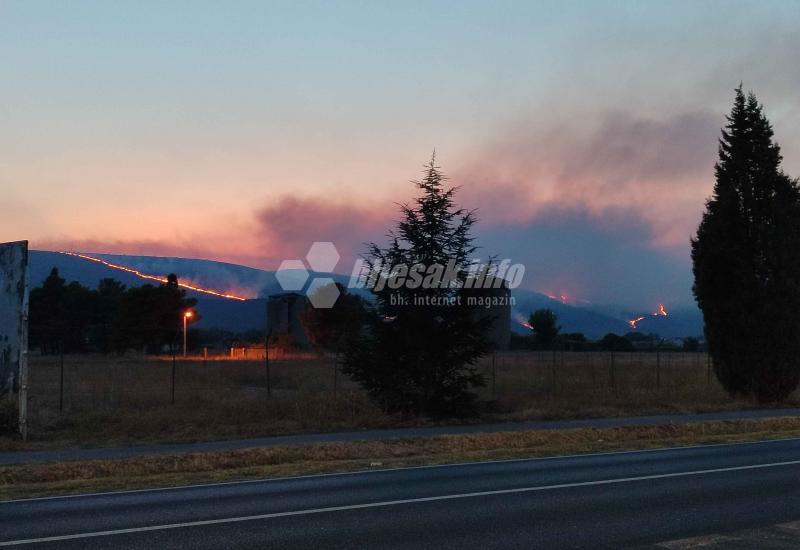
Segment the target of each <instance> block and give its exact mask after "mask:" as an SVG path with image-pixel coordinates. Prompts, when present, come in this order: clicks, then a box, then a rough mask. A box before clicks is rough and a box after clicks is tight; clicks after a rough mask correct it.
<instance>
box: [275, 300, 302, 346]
mask: <svg viewBox="0 0 800 550" xmlns="http://www.w3.org/2000/svg"><path fill="white" fill-rule="evenodd" d="M307 307H308V299H307V298H306V297H305V295H304V294H300V293H298V292H285V293H282V294H272V295H271V296H270V297H269V299H268V300H267V334H269V335H270V337H271V338H273V339H277V340H282V341H285V342H287V343H288V344H290V345H291V346H292V347H293V348H296V349H305V348H308V347H309V345H310V342H309V340H308V335H307V334H306V330H305V327H304V326H303V315H305V311H306V308H307Z"/></svg>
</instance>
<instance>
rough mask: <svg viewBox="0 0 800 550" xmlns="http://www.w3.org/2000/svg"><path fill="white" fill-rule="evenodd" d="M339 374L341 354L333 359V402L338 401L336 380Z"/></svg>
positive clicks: (337, 353)
mask: <svg viewBox="0 0 800 550" xmlns="http://www.w3.org/2000/svg"><path fill="white" fill-rule="evenodd" d="M338 372H339V352H338V351H337V352H336V355H335V356H334V357H333V400H334V401H336V378H337V376H336V375H337V373H338Z"/></svg>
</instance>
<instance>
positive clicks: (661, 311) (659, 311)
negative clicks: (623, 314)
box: [627, 304, 668, 328]
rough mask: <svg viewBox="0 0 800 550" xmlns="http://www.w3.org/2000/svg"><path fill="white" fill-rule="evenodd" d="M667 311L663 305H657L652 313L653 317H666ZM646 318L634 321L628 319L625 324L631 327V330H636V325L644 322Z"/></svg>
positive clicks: (638, 318)
mask: <svg viewBox="0 0 800 550" xmlns="http://www.w3.org/2000/svg"><path fill="white" fill-rule="evenodd" d="M667 315H668V314H667V309H666V308H665V307H664V304H658V307H657V308H656V311H655V312H654V313H653V317H666V316H667ZM645 319H647V317H644V316H642V317H637V318H635V319H628V321H627V323H628V324H629V325H630V326H631V328H637V325H638V324H639V322H640V321H644V320H645Z"/></svg>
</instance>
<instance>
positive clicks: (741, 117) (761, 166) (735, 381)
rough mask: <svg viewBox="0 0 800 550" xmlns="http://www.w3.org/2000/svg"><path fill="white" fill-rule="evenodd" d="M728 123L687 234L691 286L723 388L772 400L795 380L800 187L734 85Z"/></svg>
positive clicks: (799, 375) (799, 328) (764, 123)
mask: <svg viewBox="0 0 800 550" xmlns="http://www.w3.org/2000/svg"><path fill="white" fill-rule="evenodd" d="M727 120H728V124H727V125H726V126H725V128H724V129H723V131H722V138H721V139H720V143H719V161H718V162H717V164H716V167H715V175H716V183H715V185H714V191H713V194H712V196H711V198H710V199H709V200H708V201H707V204H706V211H705V213H704V215H703V219H702V221H701V223H700V226H699V228H698V231H697V236H696V238H695V239H693V240H692V261H693V264H694V269H693V271H694V288H693V290H694V295H695V298H696V300H697V303H698V305H699V306H700V309H701V310H702V312H703V317H704V320H705V335H706V340H707V343H708V347H709V353H710V354H711V356H712V359H713V364H714V371H715V373H716V375H717V378H718V379H719V381H720V383H721V384H722V386H723V387H724V388H725V389H726V390H727V391H728V392H729V393H731V394H732V395H735V396H739V397H748V398H754V399H756V400H758V401H762V402H767V401H775V400H780V399H784V398H786V397H787V396H788V395H789V394H790V393H791V392H792V391H794V389H795V388H796V387H797V384H798V381H799V380H800V368H799V366H800V315H799V314H798V313H800V190H799V189H798V184H797V181H796V180H792V179H790V178H789V177H788V176H787V175H786V174H784V173H783V171H782V170H781V167H780V164H781V154H780V148H779V147H778V145H777V144H776V143H774V142H773V139H772V138H773V131H772V127H771V125H770V123H769V121H768V120H767V118H766V117H765V115H764V112H763V106H762V105H760V104H759V103H758V101H757V99H756V97H755V95H754V94H753V93H752V92H751V93H750V94H749V95H747V96H745V94H744V93H743V91H742V88H741V86H740V87H739V88H738V89H737V90H736V98H735V101H734V105H733V109H732V111H731V114H730V115H729V116H728V117H727Z"/></svg>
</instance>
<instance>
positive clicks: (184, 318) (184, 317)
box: [183, 311, 194, 357]
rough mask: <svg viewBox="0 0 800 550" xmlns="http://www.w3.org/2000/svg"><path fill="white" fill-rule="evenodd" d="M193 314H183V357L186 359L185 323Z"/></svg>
mask: <svg viewBox="0 0 800 550" xmlns="http://www.w3.org/2000/svg"><path fill="white" fill-rule="evenodd" d="M193 315H194V313H192V312H191V311H186V312H184V314H183V356H184V357H186V322H187V321H188V320H189V319H191V318H192V316H193Z"/></svg>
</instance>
